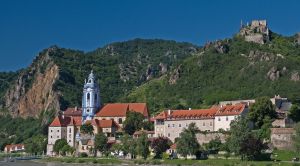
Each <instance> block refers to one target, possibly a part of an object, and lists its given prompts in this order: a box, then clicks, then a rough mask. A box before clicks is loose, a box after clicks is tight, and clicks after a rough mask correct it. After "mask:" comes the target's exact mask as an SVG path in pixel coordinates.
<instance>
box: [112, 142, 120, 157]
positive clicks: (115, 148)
mask: <svg viewBox="0 0 300 166" xmlns="http://www.w3.org/2000/svg"><path fill="white" fill-rule="evenodd" d="M122 150H123V146H122V144H120V143H115V144H113V145H112V147H111V148H110V151H111V152H113V153H116V154H118V155H119V154H120V152H121V151H122Z"/></svg>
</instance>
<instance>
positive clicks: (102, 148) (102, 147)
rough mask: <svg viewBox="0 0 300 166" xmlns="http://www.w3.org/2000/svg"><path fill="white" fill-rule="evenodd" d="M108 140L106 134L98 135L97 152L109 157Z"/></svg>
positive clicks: (96, 138) (96, 141)
mask: <svg viewBox="0 0 300 166" xmlns="http://www.w3.org/2000/svg"><path fill="white" fill-rule="evenodd" d="M107 140H108V138H107V137H106V135H105V134H104V133H99V134H96V136H95V149H96V151H99V152H101V154H102V155H103V154H104V155H107V150H108V144H107Z"/></svg>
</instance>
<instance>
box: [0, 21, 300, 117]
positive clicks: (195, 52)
mask: <svg viewBox="0 0 300 166" xmlns="http://www.w3.org/2000/svg"><path fill="white" fill-rule="evenodd" d="M256 24H257V26H256ZM261 33H263V35H259V34H261ZM249 36H250V37H249ZM251 36H252V37H251ZM253 36H254V37H253ZM257 36H260V37H257ZM261 37H262V38H261ZM90 70H94V73H95V74H96V75H97V78H98V82H99V83H100V86H101V87H100V89H101V97H102V101H103V102H104V103H107V102H147V103H148V105H149V107H150V111H151V113H155V112H158V111H160V110H161V109H165V108H189V107H193V108H195V107H206V106H208V105H211V104H215V103H217V102H218V101H220V100H231V99H248V98H255V97H258V96H265V95H267V96H273V95H274V94H280V95H281V96H284V97H288V98H290V99H292V100H294V101H296V100H298V98H299V96H300V95H299V94H300V76H299V74H300V46H299V34H298V35H295V36H290V37H284V36H281V35H278V34H276V33H274V32H272V31H271V30H270V29H269V28H268V27H267V25H266V24H265V22H255V23H253V25H249V26H245V27H242V29H241V30H240V32H239V33H237V35H235V36H234V37H233V38H231V39H224V40H220V41H216V42H210V43H207V44H206V45H205V46H204V47H198V46H195V45H193V44H189V43H178V42H174V41H166V40H144V39H135V40H131V41H126V42H117V43H112V44H109V45H107V46H105V47H103V48H99V49H97V50H95V51H92V52H88V53H84V52H82V51H78V50H70V49H64V48H59V47H57V46H53V47H50V48H48V49H45V50H43V51H42V52H41V53H40V54H39V55H38V56H37V58H36V59H35V60H34V62H33V63H32V65H31V66H30V67H28V68H27V69H24V70H21V71H18V72H16V73H0V78H1V80H0V81H2V82H3V84H2V82H1V86H0V94H3V96H2V98H1V101H2V102H1V103H2V104H1V105H2V108H3V109H6V110H8V111H9V113H11V114H13V115H15V116H22V117H23V116H33V117H37V116H39V115H40V114H41V112H43V111H44V110H55V111H58V110H64V109H65V108H66V107H69V106H72V107H75V106H80V105H81V93H82V85H83V82H84V79H85V77H86V76H87V74H88V73H89V72H90Z"/></svg>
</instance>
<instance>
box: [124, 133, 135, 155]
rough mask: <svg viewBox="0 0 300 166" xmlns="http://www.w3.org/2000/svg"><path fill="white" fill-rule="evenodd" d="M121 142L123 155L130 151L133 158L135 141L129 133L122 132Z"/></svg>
mask: <svg viewBox="0 0 300 166" xmlns="http://www.w3.org/2000/svg"><path fill="white" fill-rule="evenodd" d="M121 144H122V151H123V155H124V157H125V156H127V154H129V153H130V154H131V157H132V158H134V157H135V154H136V151H135V148H136V141H135V140H133V138H132V137H131V136H130V135H128V134H124V135H123V136H122V137H121Z"/></svg>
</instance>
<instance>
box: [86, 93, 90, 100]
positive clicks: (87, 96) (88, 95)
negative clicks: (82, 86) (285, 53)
mask: <svg viewBox="0 0 300 166" xmlns="http://www.w3.org/2000/svg"><path fill="white" fill-rule="evenodd" d="M86 98H87V100H88V101H90V98H91V95H90V93H88V94H87V95H86Z"/></svg>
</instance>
